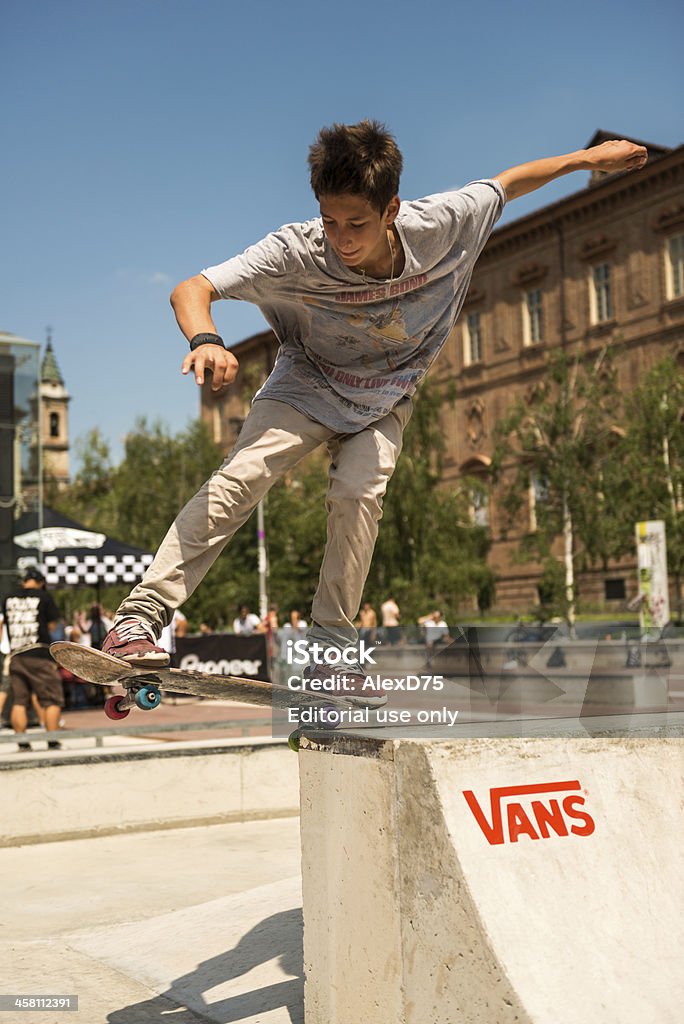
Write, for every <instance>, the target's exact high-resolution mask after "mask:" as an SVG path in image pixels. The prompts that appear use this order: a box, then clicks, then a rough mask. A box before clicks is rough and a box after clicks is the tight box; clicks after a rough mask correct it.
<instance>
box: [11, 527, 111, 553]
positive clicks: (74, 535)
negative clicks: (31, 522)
mask: <svg viewBox="0 0 684 1024" xmlns="http://www.w3.org/2000/svg"><path fill="white" fill-rule="evenodd" d="M106 540H107V535H106V534H105V533H91V532H90V531H89V530H71V529H69V528H68V527H65V526H46V527H44V528H43V529H42V530H32V531H31V533H22V535H21V536H20V537H15V538H14V543H15V544H17V545H18V546H19V547H20V548H25V549H26V548H37V549H39V550H42V551H58V550H60V548H89V549H90V550H91V551H96V550H97V549H98V548H101V547H102V545H103V544H104V542H105V541H106Z"/></svg>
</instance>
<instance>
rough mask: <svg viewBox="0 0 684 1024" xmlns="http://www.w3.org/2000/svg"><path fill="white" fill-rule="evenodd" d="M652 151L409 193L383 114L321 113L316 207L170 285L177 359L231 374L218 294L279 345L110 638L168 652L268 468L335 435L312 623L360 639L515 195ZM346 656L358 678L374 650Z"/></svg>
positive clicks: (220, 376)
mask: <svg viewBox="0 0 684 1024" xmlns="http://www.w3.org/2000/svg"><path fill="white" fill-rule="evenodd" d="M646 157H647V153H646V150H645V149H644V148H643V147H641V146H637V145H634V144H632V143H630V142H626V141H620V142H618V141H615V142H604V143H602V144H601V145H600V146H596V147H594V148H593V149H589V150H579V151H577V152H574V153H570V154H567V155H565V156H558V157H550V158H547V159H542V160H535V161H533V162H531V163H527V164H523V165H521V166H518V167H513V168H511V169H510V170H507V171H504V172H503V173H501V174H498V175H497V176H496V177H494V178H486V179H483V180H481V181H474V182H471V183H470V184H469V185H466V186H465V187H464V188H462V189H459V190H457V191H452V192H444V193H441V194H439V195H433V196H428V197H427V198H424V199H419V200H415V201H410V202H401V201H400V199H399V177H400V174H401V170H402V156H401V153H400V151H399V149H398V148H397V145H396V143H395V141H394V139H393V137H392V136H391V135H390V134H389V132H387V131H386V129H385V128H384V126H383V125H380V124H378V123H377V122H372V121H362V122H361V123H360V124H356V125H333V126H332V127H331V128H324V129H323V130H322V131H321V132H320V134H319V136H318V138H317V139H316V141H315V142H314V144H313V145H312V146H311V149H310V152H309V167H310V180H311V186H312V188H313V191H314V194H315V196H316V199H317V200H318V204H319V210H320V216H318V217H315V218H313V219H312V220H309V221H307V222H305V223H303V224H288V225H286V226H284V227H282V228H280V229H279V230H277V231H275V232H274V233H272V234H270V235H268V236H267V237H266V238H264V239H263V240H262V241H260V242H258V243H257V244H256V245H254V246H252V247H251V248H249V249H247V250H246V252H244V253H243V254H242V255H239V256H235V257H234V258H232V259H229V260H228V261H227V262H225V263H222V264H220V265H218V266H213V267H209V268H208V269H205V270H203V271H202V272H201V273H200V274H198V275H196V276H195V277H191V278H190V279H189V280H187V281H184V282H182V283H181V284H179V285H178V286H177V287H176V288H175V289H174V291H173V293H172V296H171V304H172V306H173V309H174V311H175V314H176V319H177V321H178V325H179V327H180V329H181V331H182V333H183V334H184V335H185V337H186V338H187V340H188V342H189V343H190V353H189V354H188V355H187V356H186V357H185V359H184V361H183V364H182V372H183V373H185V374H189V373H193V374H194V377H195V380H196V382H197V384H199V385H201V384H203V383H204V380H205V377H206V375H207V374H209V373H210V374H211V378H212V389H213V390H214V391H220V390H221V389H222V388H225V387H227V386H229V385H230V384H232V383H233V381H234V380H235V377H236V374H237V371H238V362H237V359H236V358H235V356H234V355H233V354H232V352H230V351H229V350H228V349H226V347H225V345H224V343H223V340H222V339H221V337H220V336H219V334H218V332H217V330H216V326H215V324H214V321H213V319H212V314H211V305H212V303H213V302H215V301H217V300H218V299H242V300H245V301H248V302H253V303H255V304H256V305H258V306H259V307H260V309H261V310H262V312H263V314H264V316H265V317H266V320H267V321H268V322H269V324H270V325H271V327H272V328H273V330H274V332H275V334H276V335H277V337H278V340H279V341H280V351H279V354H278V358H277V360H276V363H275V366H274V368H273V370H272V372H271V375H270V376H269V378H268V380H267V381H266V383H265V384H264V385H263V386H262V387H261V388H260V390H259V391H258V392H257V394H256V396H255V400H254V402H253V404H252V407H251V410H250V412H249V415H248V416H247V418H246V420H245V423H244V425H243V427H242V430H241V432H240V435H239V437H238V439H237V442H236V444H235V447H234V448H233V450H232V452H231V453H230V454H229V455H228V458H227V459H226V461H225V462H224V463H223V465H222V466H221V467H220V468H219V469H217V470H216V472H215V473H214V474H213V476H212V477H211V478H210V479H209V480H208V481H207V483H206V484H205V485H204V486H203V487H202V488H201V490H200V491H199V492H198V493H197V494H196V495H195V497H194V498H192V499H191V500H190V501H189V502H188V504H187V505H186V506H185V508H184V509H183V510H182V511H181V513H180V514H179V516H178V518H177V519H176V521H175V523H174V524H173V525H172V527H171V529H170V530H169V532H168V534H167V536H166V538H165V539H164V541H163V542H162V545H161V547H160V549H159V551H158V553H157V555H156V558H155V560H154V562H153V563H152V565H151V566H150V568H149V569H148V571H147V573H146V574H145V577H144V579H143V580H142V582H141V583H140V584H139V585H138V586H137V587H136V588H135V589H134V590H133V592H132V593H131V594H130V596H129V597H128V598H126V600H125V601H124V602H123V603H122V605H121V606H120V608H119V609H118V612H117V618H116V622H115V625H114V628H113V629H112V631H111V632H110V633H109V635H108V637H107V639H106V641H105V644H104V646H103V650H105V651H106V652H108V653H109V654H112V655H115V656H117V657H120V658H123V659H126V660H129V661H131V662H134V663H142V664H147V663H150V664H157V665H163V664H166V662H167V660H168V656H167V654H166V652H165V651H163V650H161V649H160V648H159V647H158V646H157V638H158V636H159V634H160V632H161V630H162V628H163V627H164V625H165V624H166V623H167V622H168V621H169V619H170V617H171V615H172V614H173V609H174V608H176V607H178V605H181V604H183V602H185V601H187V599H188V597H189V596H190V594H192V593H193V591H194V590H195V588H196V587H197V586H198V584H199V583H200V582H201V580H202V579H203V577H204V576H205V574H206V573H207V571H208V570H209V568H210V566H211V565H212V564H213V562H214V560H215V559H216V558H217V556H218V555H219V554H220V552H221V551H222V549H223V548H224V546H225V545H226V544H227V542H228V541H229V540H230V538H231V537H232V536H233V534H234V533H235V531H236V530H237V529H238V528H239V527H240V526H241V525H242V524H243V523H244V522H245V521H246V519H247V518H248V516H249V514H250V513H251V511H252V509H253V508H254V507H255V505H256V504H257V502H258V501H259V499H260V498H262V497H263V496H264V495H265V494H266V492H267V491H268V489H269V488H270V487H271V486H272V484H273V483H274V482H275V481H276V480H277V479H279V478H280V477H281V476H282V475H283V474H284V473H286V472H287V471H288V470H289V469H291V468H292V467H293V466H294V465H296V463H298V462H299V461H300V459H302V458H303V457H304V456H305V455H307V454H308V453H309V452H311V451H313V450H314V449H315V448H318V447H319V446H320V445H326V446H327V448H328V451H329V453H330V459H331V462H330V471H329V488H328V494H327V507H328V535H327V543H326V547H325V553H324V556H323V563H322V566H321V572H320V578H319V585H318V590H317V592H316V595H315V598H314V601H313V607H312V613H311V619H312V622H311V626H310V628H309V631H308V639H309V641H310V642H311V643H313V642H314V641H318V642H319V643H320V644H321V645H322V646H323V647H326V648H337V649H338V651H337V652H334V651H332V652H331V654H338V655H339V654H340V653H341V652H342V651H344V652H346V653H347V655H349V650H348V648H349V647H350V646H352V647H353V646H354V645H355V643H356V630H355V628H354V625H353V623H354V620H355V619H356V616H357V613H358V610H359V605H360V601H361V596H362V593H363V587H364V583H365V580H366V576H367V574H368V570H369V567H370V561H371V556H372V553H373V547H374V544H375V539H376V534H377V529H378V522H379V520H380V518H381V516H382V502H383V496H384V494H385V489H386V487H387V484H388V481H389V479H390V477H391V476H392V472H393V470H394V467H395V464H396V461H397V458H398V456H399V453H400V451H401V445H402V434H403V431H404V428H405V427H406V424H407V423H408V421H409V418H410V416H411V407H412V396H413V394H414V392H415V389H416V386H417V385H418V384H419V382H420V381H421V379H422V378H423V377H424V376H425V374H426V373H427V371H428V369H429V367H430V365H431V363H432V362H433V360H434V359H435V357H436V355H437V354H438V352H439V350H440V349H441V347H442V345H443V344H444V342H445V340H446V338H447V336H448V335H449V333H450V331H451V329H452V327H453V325H454V323H455V321H456V318H457V316H458V313H459V311H460V309H461V306H462V304H463V301H464V298H465V295H466V292H467V289H468V284H469V281H470V277H471V274H472V270H473V267H474V265H475V261H476V260H477V258H478V256H479V255H480V253H481V251H482V249H483V247H484V245H485V243H486V241H487V239H488V237H489V235H490V232H491V231H492V228H493V227H494V224H495V223H496V221H497V220H498V218H499V217H500V215H501V211H502V209H503V207H504V204H505V203H506V201H507V200H510V199H515V198H516V197H517V196H521V195H524V194H525V193H527V192H531V191H532V190H534V189H537V188H539V187H541V186H542V185H544V184H546V183H547V182H549V181H552V180H553V179H555V178H557V177H559V176H560V175H563V174H568V173H569V172H571V171H575V170H581V169H600V170H604V171H622V170H629V169H632V168H638V167H641V166H643V164H644V163H645V161H646ZM345 672H346V675H347V676H348V677H351V678H352V684H351V685H352V687H353V686H355V685H356V686H358V687H360V680H361V679H363V678H364V677H365V675H366V672H365V671H364V668H363V665H359V664H357V665H353V666H351V669H350V666H349V665H346V666H345Z"/></svg>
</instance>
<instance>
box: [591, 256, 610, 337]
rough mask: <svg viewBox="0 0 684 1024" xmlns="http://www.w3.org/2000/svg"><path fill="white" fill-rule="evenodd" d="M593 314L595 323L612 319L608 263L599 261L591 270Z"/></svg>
mask: <svg viewBox="0 0 684 1024" xmlns="http://www.w3.org/2000/svg"><path fill="white" fill-rule="evenodd" d="M592 282H593V289H592V295H593V310H592V313H593V316H592V320H593V322H594V323H595V324H602V323H604V321H606V320H612V319H613V296H612V288H611V280H610V264H609V263H599V264H598V265H597V266H595V267H594V269H593V272H592Z"/></svg>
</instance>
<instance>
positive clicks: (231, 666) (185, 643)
mask: <svg viewBox="0 0 684 1024" xmlns="http://www.w3.org/2000/svg"><path fill="white" fill-rule="evenodd" d="M175 665H176V667H177V668H182V669H185V670H186V671H192V672H209V673H210V674H211V675H222V676H240V677H242V678H244V679H262V680H263V681H264V682H270V676H269V670H268V659H267V656H266V636H265V635H264V634H263V633H260V634H257V635H256V636H234V635H233V634H230V633H212V634H210V635H209V636H189V637H178V638H177V640H176V658H175Z"/></svg>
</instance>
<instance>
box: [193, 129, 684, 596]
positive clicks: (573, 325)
mask: <svg viewBox="0 0 684 1024" xmlns="http://www.w3.org/2000/svg"><path fill="white" fill-rule="evenodd" d="M619 137H620V136H619V135H611V134H609V133H606V132H597V133H596V135H595V136H594V137H593V138H592V139H591V140H590V142H589V143H588V145H589V146H593V145H597V144H598V143H600V142H602V141H604V139H607V138H619ZM634 141H638V140H634ZM648 149H649V163H648V164H647V166H646V167H645V168H644V169H643V170H641V171H639V173H637V174H613V175H608V174H604V173H597V174H594V175H593V176H592V177H591V179H590V180H589V181H588V183H587V185H586V187H585V188H583V189H581V190H579V191H577V192H575V193H573V194H571V195H570V196H568V197H566V198H565V199H562V200H560V201H558V202H556V203H553V204H551V205H548V206H544V207H541V208H540V209H538V210H536V211H535V212H533V213H531V214H528V215H527V216H524V217H521V218H519V219H518V220H514V221H511V222H510V223H508V224H506V225H504V226H503V227H501V228H499V229H497V230H496V231H495V232H494V233H493V234H492V236H491V238H490V240H489V241H488V243H487V245H486V247H485V250H484V252H483V254H482V256H481V257H480V259H479V261H478V263H477V266H476V268H475V272H474V274H473V278H472V282H471V285H470V289H469V292H468V296H467V299H466V303H465V306H464V308H463V311H462V313H461V316H460V317H459V320H458V323H457V324H456V326H455V328H454V330H453V331H452V333H451V335H450V337H449V339H448V340H447V342H446V344H445V346H444V349H443V350H442V352H441V354H440V356H439V358H438V359H437V361H436V363H435V366H434V368H433V370H432V375H433V378H434V379H435V380H438V381H447V380H453V381H455V383H456V385H457V388H456V396H457V397H456V400H455V402H454V403H453V404H451V405H449V406H448V407H447V406H445V408H444V413H443V417H444V419H443V422H444V434H445V439H446V446H447V450H446V460H445V469H444V484H445V486H449V484H450V483H453V482H454V481H455V480H456V479H458V478H459V477H462V476H477V477H480V478H481V479H482V481H483V482H484V483H485V484H486V483H487V480H488V473H489V466H490V463H491V457H492V450H493V439H492V430H493V425H494V423H495V422H496V421H497V419H499V418H500V417H501V416H502V415H503V413H504V411H505V410H506V408H507V406H508V405H509V404H510V403H511V402H512V401H513V400H514V399H515V398H516V397H518V396H524V395H525V394H526V392H528V390H529V389H530V388H531V387H532V386H533V385H534V383H535V381H536V380H538V379H540V377H541V376H542V375H543V374H544V370H545V364H546V360H547V357H548V354H549V353H550V352H552V351H553V350H554V349H558V348H560V347H563V348H565V349H566V350H568V351H570V352H572V351H575V350H576V349H577V347H578V346H581V347H582V350H583V351H588V352H591V351H592V350H593V349H598V348H599V347H600V346H601V345H603V344H605V342H606V341H610V342H611V347H612V350H613V355H614V365H615V367H616V370H617V373H618V384H619V388H620V390H622V391H629V390H630V389H632V388H633V387H634V386H635V385H636V384H637V383H638V382H639V380H640V379H641V377H642V375H643V374H644V372H645V371H646V370H647V369H648V368H649V367H650V366H652V365H653V364H654V363H656V362H657V361H658V360H660V359H661V358H663V357H664V356H665V355H666V354H673V355H674V356H675V357H676V359H677V360H678V362H679V363H680V364H681V365H682V368H683V369H684V146H682V147H678V148H676V149H672V150H669V149H666V148H664V147H659V146H654V145H650V144H648ZM234 351H235V353H236V355H237V357H238V359H239V361H240V365H241V369H240V376H239V378H238V382H237V386H236V387H234V388H232V389H231V390H230V392H229V393H228V395H227V396H225V397H222V398H221V397H220V398H216V397H215V396H213V395H212V394H211V392H210V391H209V390H208V389H206V388H205V389H204V392H203V396H202V415H203V417H204V418H205V419H206V420H207V421H208V422H209V423H210V425H211V427H212V432H213V435H214V437H215V439H216V440H217V441H219V442H221V443H222V444H224V445H226V446H228V445H229V444H230V442H231V440H232V438H233V437H234V435H235V432H236V429H237V427H238V425H239V423H240V422H241V421H242V419H244V416H245V414H246V411H247V408H248V405H249V396H250V395H251V394H253V392H254V390H255V387H256V386H258V383H259V381H260V380H262V379H263V378H264V377H265V376H266V375H267V373H268V372H269V370H270V368H271V367H272V365H273V362H274V359H275V355H276V352H277V341H276V339H275V337H274V335H273V334H272V332H271V331H264V332H263V333H261V334H257V335H254V336H253V337H251V338H247V339H246V340H245V341H242V342H240V343H239V344H238V345H236V346H235V347H234ZM530 500H531V502H533V501H534V493H533V492H532V493H531V496H530ZM473 513H474V515H475V516H476V517H477V518H478V519H479V520H480V521H481V522H487V524H488V526H489V529H490V531H491V536H492V547H491V552H490V562H491V565H492V567H493V568H494V570H495V572H496V576H497V594H496V604H497V607H498V608H500V609H519V610H524V609H528V608H530V607H531V606H533V605H535V604H537V602H538V593H537V583H538V580H539V574H540V568H539V566H537V565H535V564H533V563H527V564H523V565H521V564H519V563H516V561H515V560H514V557H513V555H514V551H515V549H516V548H517V542H518V540H519V537H516V536H515V535H514V534H513V533H512V532H511V531H508V533H507V535H506V539H503V538H502V535H501V534H502V529H501V527H502V520H501V516H500V513H499V512H498V511H497V507H496V495H492V494H490V497H489V500H484V501H480V503H479V505H478V507H477V508H476V509H474V510H473ZM530 514H533V509H531V510H530ZM522 532H524V528H522V529H521V533H522ZM580 589H581V593H582V596H583V598H585V599H588V600H590V601H591V602H592V603H593V604H603V605H606V606H607V607H609V608H610V607H611V604H612V602H613V601H615V602H617V604H616V605H613V606H614V607H619V606H621V605H622V604H623V602H624V600H625V597H627V598H628V597H629V596H631V594H632V593H633V592H634V591H635V589H636V577H635V569H634V563H633V562H631V561H629V560H627V561H625V562H624V563H621V564H620V565H615V566H612V567H610V569H609V571H608V572H603V571H598V570H597V571H596V572H594V573H590V574H588V575H587V576H586V577H585V578H581V579H580ZM623 595H624V596H623Z"/></svg>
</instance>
